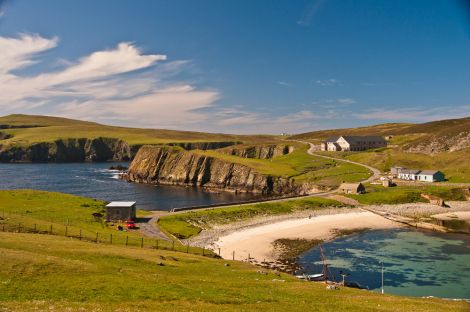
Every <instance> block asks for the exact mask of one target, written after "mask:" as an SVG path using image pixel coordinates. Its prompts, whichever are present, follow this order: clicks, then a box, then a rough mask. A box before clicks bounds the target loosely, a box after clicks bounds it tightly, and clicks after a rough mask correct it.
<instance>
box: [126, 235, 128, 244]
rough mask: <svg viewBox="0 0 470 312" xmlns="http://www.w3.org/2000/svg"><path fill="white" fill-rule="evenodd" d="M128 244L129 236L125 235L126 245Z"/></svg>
mask: <svg viewBox="0 0 470 312" xmlns="http://www.w3.org/2000/svg"><path fill="white" fill-rule="evenodd" d="M128 244H129V236H126V246H127V245H128Z"/></svg>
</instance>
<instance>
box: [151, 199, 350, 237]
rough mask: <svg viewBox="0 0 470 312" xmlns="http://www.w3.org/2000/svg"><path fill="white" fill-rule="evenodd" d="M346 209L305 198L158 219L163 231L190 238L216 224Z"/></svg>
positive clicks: (341, 205)
mask: <svg viewBox="0 0 470 312" xmlns="http://www.w3.org/2000/svg"><path fill="white" fill-rule="evenodd" d="M344 206H345V205H344V204H342V203H340V202H338V201H335V200H331V199H325V198H302V199H294V200H288V201H278V202H271V203H259V204H250V205H239V206H238V205H237V206H230V207H225V208H217V209H205V210H200V211H190V212H185V213H179V214H174V215H170V216H165V217H162V218H160V219H159V221H158V224H159V226H160V228H161V229H163V230H165V231H167V232H168V233H170V234H172V235H173V236H175V237H178V238H183V239H186V238H190V237H192V236H194V235H197V234H199V232H201V230H202V229H207V228H210V227H211V226H213V225H215V224H227V223H231V222H239V221H244V220H247V219H251V218H255V217H259V216H270V215H281V214H288V213H293V212H296V211H302V210H312V211H314V210H318V209H323V208H326V207H344Z"/></svg>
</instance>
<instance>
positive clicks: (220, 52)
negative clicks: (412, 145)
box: [0, 0, 470, 133]
mask: <svg viewBox="0 0 470 312" xmlns="http://www.w3.org/2000/svg"><path fill="white" fill-rule="evenodd" d="M464 3H465V2H464V1H458V0H455V1H453V0H421V1H418V0H406V1H400V0H394V1H380V0H361V1H357V0H341V1H340V0H309V1H307V0H305V1H301V0H297V1H287V0H285V1H270V0H269V1H268V0H237V1H235V0H232V1H229V0H226V1H218V0H212V1H207V0H198V1H189V0H188V1H179V0H167V1H130V0H129V1H116V0H115V1H110V0H109V1H104V0H103V1H86V0H81V1H49V0H29V1H26V0H16V1H14V0H13V1H2V0H0V4H1V5H0V8H1V9H0V10H1V11H0V12H1V13H0V55H2V59H3V60H2V59H0V94H2V97H1V99H0V115H5V114H10V113H30V114H48V115H56V116H65V117H71V118H80V119H87V120H94V121H98V122H102V123H108V124H115V125H126V126H137V127H152V128H170V129H186V130H200V131H212V132H231V133H280V132H289V133H298V132H303V131H310V130H317V129H328V128H337V127H350V126H362V125H369V124H375V123H384V122H424V121H428V120H437V119H444V118H453V117H465V116H469V115H470V20H469V19H470V14H469V11H468V8H469V7H468V6H465V5H464Z"/></svg>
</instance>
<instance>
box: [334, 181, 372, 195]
mask: <svg viewBox="0 0 470 312" xmlns="http://www.w3.org/2000/svg"><path fill="white" fill-rule="evenodd" d="M339 191H340V192H341V193H344V194H364V193H365V192H366V188H365V187H364V185H363V184H362V183H342V184H341V185H340V186H339Z"/></svg>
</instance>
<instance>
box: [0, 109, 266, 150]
mask: <svg viewBox="0 0 470 312" xmlns="http://www.w3.org/2000/svg"><path fill="white" fill-rule="evenodd" d="M7 126H14V127H26V128H12V129H0V131H1V132H3V133H5V134H8V135H11V136H12V137H11V138H9V139H6V140H2V141H1V144H2V145H6V146H7V145H29V144H32V143H38V142H53V141H55V140H57V139H64V138H90V139H92V138H98V137H108V138H117V139H122V140H124V141H126V142H128V143H129V144H132V145H134V144H139V145H141V144H162V143H176V142H217V141H242V142H251V141H253V142H257V141H265V140H271V139H272V137H271V136H243V135H228V134H219V133H202V132H191V131H175V130H163V129H139V128H126V127H115V126H107V125H101V124H97V123H93V122H86V121H80V120H73V119H66V118H58V117H49V116H33V115H9V116H4V117H0V128H5V127H7Z"/></svg>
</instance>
